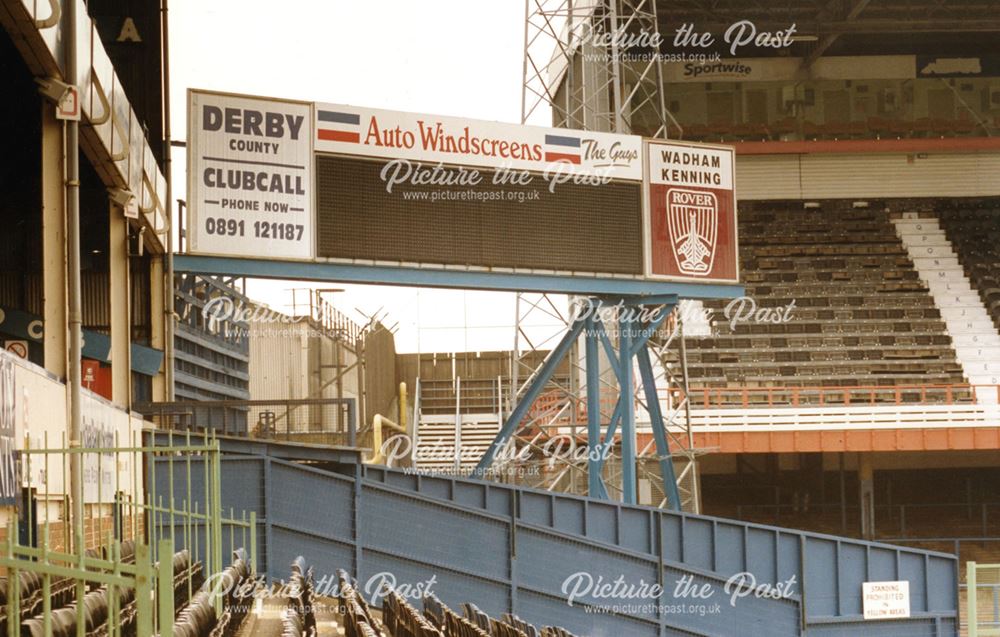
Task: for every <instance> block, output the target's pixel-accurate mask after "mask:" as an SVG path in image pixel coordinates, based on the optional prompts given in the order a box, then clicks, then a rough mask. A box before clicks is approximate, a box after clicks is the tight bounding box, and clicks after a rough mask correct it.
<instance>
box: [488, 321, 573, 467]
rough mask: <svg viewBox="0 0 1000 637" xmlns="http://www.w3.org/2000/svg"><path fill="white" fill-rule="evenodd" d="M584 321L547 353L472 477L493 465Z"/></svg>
mask: <svg viewBox="0 0 1000 637" xmlns="http://www.w3.org/2000/svg"><path fill="white" fill-rule="evenodd" d="M586 321H587V319H586V318H582V317H581V318H577V319H575V320H574V321H573V324H572V325H570V327H569V330H568V331H567V332H566V334H565V335H563V337H562V340H561V341H559V344H558V345H556V347H555V349H553V350H552V351H551V352H549V355H548V356H546V357H545V360H544V361H542V366H541V367H539V368H538V371H537V372H535V375H534V376H533V377H532V379H531V382H530V383H528V388H527V389H526V390H525V391H524V396H522V397H521V400H520V401H519V402H518V403H517V405H516V406H515V407H514V409H513V410H512V411H511V412H510V415H509V416H507V420H505V421H504V423H503V427H501V428H500V431H498V432H497V435H496V437H495V438H494V439H493V442H491V443H490V446H489V448H488V449H487V450H486V452H485V453H484V454H483V457H482V458H480V460H479V464H478V465H476V468H475V469H474V470H473V475H478V476H482V475H484V474H485V472H486V471H487V470H488V469H489V468H490V466H491V465H492V464H493V459H494V458H495V457H496V455H497V451H499V450H500V447H502V446H503V445H504V443H506V442H507V441H508V440H509V439H510V437H511V435H512V434H513V433H514V429H515V428H516V427H517V426H518V425H519V424H521V421H522V420H523V419H524V417H525V416H526V415H527V414H528V409H529V408H530V407H531V405H532V404H533V403H534V402H535V399H536V398H538V395H539V394H541V393H542V390H543V389H544V388H545V384H546V383H548V382H549V379H550V378H552V374H553V373H555V371H556V368H557V367H558V366H559V363H561V362H562V359H563V358H565V356H566V354H568V353H569V350H570V348H571V347H572V346H573V342H574V341H576V338H577V337H578V336H579V335H580V332H581V331H583V325H584V323H586Z"/></svg>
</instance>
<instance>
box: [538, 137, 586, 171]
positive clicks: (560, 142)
mask: <svg viewBox="0 0 1000 637" xmlns="http://www.w3.org/2000/svg"><path fill="white" fill-rule="evenodd" d="M545 161H547V162H554V161H568V162H569V163H571V164H579V163H580V138H579V137H569V136H567V135H546V136H545Z"/></svg>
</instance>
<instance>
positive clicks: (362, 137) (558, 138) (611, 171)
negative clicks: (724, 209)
mask: <svg viewBox="0 0 1000 637" xmlns="http://www.w3.org/2000/svg"><path fill="white" fill-rule="evenodd" d="M315 143H316V151H317V152H323V153H342V154H349V155H366V156H370V157H382V158H386V159H405V160H409V161H414V162H424V163H427V164H431V165H434V164H437V163H442V164H460V165H464V166H477V167H482V168H501V167H505V168H510V169H514V170H528V171H533V172H539V173H545V172H547V171H548V172H550V173H551V171H554V170H558V171H565V174H572V175H590V176H601V177H606V178H609V179H628V180H633V181H639V180H641V179H642V158H641V157H640V155H641V153H642V138H641V137H639V136H638V135H618V134H613V133H597V132H592V131H582V130H573V129H567V128H544V127H541V126H521V125H518V124H505V123H502V122H490V121H484V120H476V119H467V118H464V117H447V116H443V115H426V114H420V113H406V112H401V111H387V110H382V109H376V108H363V107H358V106H342V105H338V104H316V141H315Z"/></svg>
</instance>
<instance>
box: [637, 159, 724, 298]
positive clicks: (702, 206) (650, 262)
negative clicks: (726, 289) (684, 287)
mask: <svg viewBox="0 0 1000 637" xmlns="http://www.w3.org/2000/svg"><path fill="white" fill-rule="evenodd" d="M644 152H645V153H646V160H647V161H646V177H645V183H644V191H645V198H646V202H645V203H646V206H645V224H646V232H645V234H646V276H648V277H650V278H653V279H666V280H677V281H687V282H692V283H693V282H705V283H738V282H739V243H738V241H737V236H736V235H737V233H736V194H735V151H734V150H733V148H732V147H730V146H718V145H712V144H691V143H686V142H676V141H658V140H649V141H647V142H646V147H645V149H644Z"/></svg>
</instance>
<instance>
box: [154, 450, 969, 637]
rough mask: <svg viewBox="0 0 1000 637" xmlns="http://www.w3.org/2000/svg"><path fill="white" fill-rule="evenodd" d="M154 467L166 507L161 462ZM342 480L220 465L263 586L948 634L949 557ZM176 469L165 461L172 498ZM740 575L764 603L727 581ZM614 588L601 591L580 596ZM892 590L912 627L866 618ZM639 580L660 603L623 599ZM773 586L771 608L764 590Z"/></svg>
mask: <svg viewBox="0 0 1000 637" xmlns="http://www.w3.org/2000/svg"><path fill="white" fill-rule="evenodd" d="M153 471H154V472H155V476H156V484H157V493H159V494H161V496H159V497H163V496H162V494H165V493H167V490H166V488H167V484H168V475H169V474H168V472H169V465H168V464H167V463H166V462H164V461H160V462H157V463H155V465H154V467H153ZM361 472H363V473H362V474H361V475H357V474H359V473H361ZM355 474H356V475H355V476H349V475H342V474H339V473H332V472H328V471H323V470H320V469H317V468H314V467H310V466H308V465H303V464H296V463H292V462H287V461H283V460H278V459H276V458H272V457H266V456H249V455H247V456H238V455H226V456H224V457H223V460H222V504H223V507H224V510H226V511H227V512H228V511H229V510H230V509H231V508H232V509H234V510H235V511H237V512H240V511H251V510H252V511H256V513H257V516H258V528H259V533H258V555H259V561H260V570H261V572H264V573H266V574H267V575H268V576H269V577H270V578H272V579H278V580H280V579H287V577H288V575H289V571H290V569H289V565H290V563H291V561H292V560H293V559H294V558H295V557H297V556H299V555H302V556H304V557H305V558H306V560H307V561H308V563H309V564H310V565H312V566H313V567H314V569H315V578H316V579H317V580H318V581H321V582H322V581H323V577H324V576H327V577H328V579H327V580H326V581H330V579H329V578H332V577H333V576H334V574H335V573H336V571H337V569H344V570H345V571H348V572H349V573H351V574H352V575H353V576H354V577H355V578H357V580H358V582H359V584H360V587H361V588H362V590H365V589H366V588H367V589H368V590H367V591H366V592H367V596H368V597H369V598H372V597H376V596H377V594H378V590H377V588H378V586H377V583H378V582H380V581H382V580H384V579H387V578H388V579H390V581H392V580H394V581H395V583H396V585H397V587H399V588H401V589H403V592H404V593H405V592H406V590H405V589H409V591H410V592H411V593H412V594H414V596H416V595H417V594H419V593H420V592H421V591H422V590H423V589H425V588H427V587H428V586H430V588H431V590H432V591H433V592H434V593H435V594H437V595H438V597H440V598H441V600H442V601H444V602H445V603H446V604H448V605H450V606H452V607H453V608H456V609H460V608H461V606H460V605H461V604H462V603H463V602H472V603H474V604H476V605H477V606H479V607H480V608H481V609H482V610H483V611H485V612H487V613H488V614H490V615H492V616H499V615H501V614H503V613H507V612H512V613H514V614H516V615H518V616H520V617H521V618H522V619H524V620H526V621H528V622H531V623H533V624H535V625H537V626H539V627H541V626H545V625H558V626H562V627H564V628H566V629H568V630H570V631H572V632H574V633H576V634H577V635H580V636H581V637H583V636H591V637H605V636H607V637H611V636H614V637H624V636H628V637H631V636H646V635H649V636H651V637H660V636H667V635H695V636H739V637H743V636H757V635H760V636H762V637H763V636H768V637H771V636H785V635H788V636H792V635H795V636H799V635H809V636H821V637H826V636H833V635H837V636H840V635H843V636H849V635H850V636H854V635H864V636H866V637H867V636H873V637H903V636H906V637H911V636H912V637H923V636H926V637H945V636H947V637H957V635H958V612H957V600H958V562H957V560H956V558H955V557H954V556H952V555H948V554H944V553H935V552H929V551H920V550H915V549H909V548H902V547H896V546H890V545H885V544H877V543H872V542H863V541H860V540H854V539H849V538H842V537H835V536H828V535H821V534H815V533H804V532H800V531H795V530H791V529H783V528H778V527H769V526H763V525H757V524H749V523H744V522H737V521H733V520H725V519H721V518H712V517H708V516H701V515H692V514H684V513H675V512H670V511H663V510H659V509H653V508H649V507H637V506H625V505H621V504H617V503H613V502H605V501H600V500H594V499H590V498H585V497H579V496H569V495H561V494H553V493H549V492H546V491H539V490H534V489H524V488H518V487H512V486H509V485H503V484H497V483H492V482H484V481H480V480H471V479H461V478H447V477H431V476H426V475H417V474H413V473H406V472H404V471H401V470H398V469H387V468H385V467H379V466H365V467H363V468H361V467H358V468H357V469H356V470H355ZM186 475H187V474H186V471H185V468H184V467H183V466H182V465H181V464H180V463H178V464H176V465H175V466H174V486H175V489H176V492H177V493H184V492H186V491H187V489H186V486H187V485H186V484H185V482H184V481H185V480H186V479H187V478H186ZM191 475H192V480H193V481H196V482H197V483H196V484H192V485H191V487H192V489H191V492H192V493H193V494H203V493H204V485H203V484H202V482H201V481H202V480H203V477H202V476H203V471H201V470H200V469H199V470H193V471H191ZM197 499H198V496H195V500H197ZM174 504H175V505H176V506H182V503H181V502H176V503H174ZM199 506H204V503H203V502H202V503H200V505H199ZM202 510H203V509H202ZM156 524H157V525H158V526H159V528H160V530H161V532H164V531H166V532H169V531H168V529H169V528H170V527H171V525H172V522H171V521H170V520H169V519H166V518H163V517H161V518H160V519H158V520H157V521H156ZM182 536H183V534H182V533H181V530H180V528H178V527H175V537H177V538H180V537H182ZM223 536H224V550H226V551H228V550H229V549H231V548H233V547H231V546H229V545H228V542H229V540H228V538H229V534H228V532H224V533H223ZM193 542H197V546H200V547H204V546H205V545H204V539H203V538H201V539H198V540H193ZM178 545H179V543H178ZM195 557H196V558H197V557H199V556H197V555H196V556H195ZM744 573H749V574H752V576H753V579H754V580H755V582H754V583H755V584H756V586H757V587H760V588H759V589H758V590H759V591H760V592H761V596H758V595H757V594H756V593H754V592H750V591H749V590H748V589H745V588H744V589H740V588H739V587H738V586H735V585H734V580H733V578H737V579H739V578H740V574H744ZM619 578H622V580H621V582H622V585H619V587H618V590H617V591H616V590H614V586H609V587H608V589H607V590H608V592H609V593H610V596H609V595H608V594H603V595H602V594H600V593H599V591H597V586H589V584H590V583H591V582H593V583H594V584H609V585H613V583H614V581H615V580H616V579H619ZM742 579H743V581H745V582H749V581H750V576H749V575H744V576H742ZM567 580H569V582H570V584H569V585H567V584H566V582H567ZM899 580H905V581H908V582H909V590H910V606H911V616H910V618H909V619H899V620H879V621H864V620H863V619H862V594H861V588H862V582H866V581H899ZM428 582H432V583H431V584H428ZM652 584H658V585H660V586H661V587H662V590H663V592H662V594H661V595H660V597H659V598H653V599H650V598H647V597H640V596H636V595H633V594H631V593H630V592H629V591H630V590H631V591H632V592H634V593H638V592H639V591H640V590H642V588H643V587H645V588H646V589H647V590H648V589H649V587H650V585H652ZM727 584H728V587H727ZM778 585H780V586H781V591H780V592H781V593H782V594H781V595H780V596H779V598H777V599H775V598H771V597H768V596H766V595H765V594H764V593H767V592H768V589H770V590H771V591H773V590H774V587H776V586H778ZM574 588H575V589H576V590H577V591H578V594H577V595H576V596H575V598H574V600H573V605H572V606H571V605H570V604H569V600H568V598H569V596H570V595H569V593H570V592H572V591H573V590H574ZM333 590H334V589H331V591H333ZM740 590H742V591H743V593H746V594H745V595H744V596H740V597H738V598H736V599H735V601H732V603H731V600H732V593H733V592H734V591H740ZM622 591H624V592H622ZM695 591H697V592H700V593H702V594H704V595H705V597H703V598H698V597H696V596H695ZM376 601H377V600H376ZM411 602H412V603H414V605H415V606H417V607H418V608H419V607H420V603H419V601H417V600H411Z"/></svg>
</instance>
